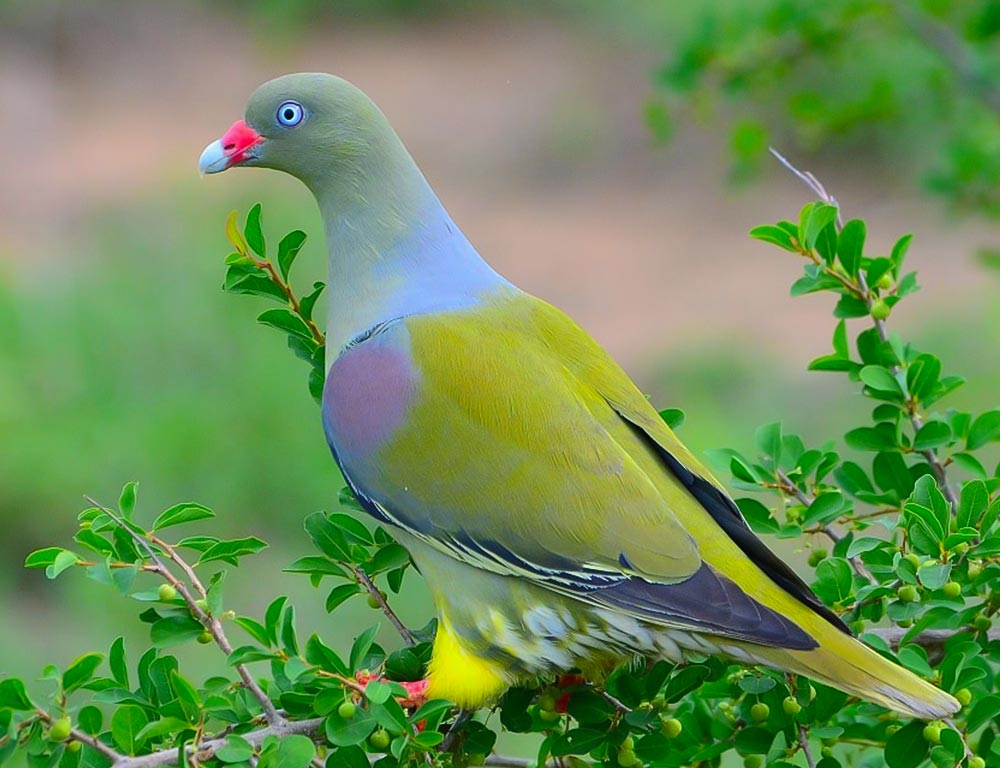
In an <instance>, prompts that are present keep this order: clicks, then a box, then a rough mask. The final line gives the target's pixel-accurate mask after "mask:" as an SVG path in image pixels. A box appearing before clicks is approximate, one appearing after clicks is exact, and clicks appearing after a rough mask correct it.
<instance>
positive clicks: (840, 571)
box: [814, 557, 854, 605]
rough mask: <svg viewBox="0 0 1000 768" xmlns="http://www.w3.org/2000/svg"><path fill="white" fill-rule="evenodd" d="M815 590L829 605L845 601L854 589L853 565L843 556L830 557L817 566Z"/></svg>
mask: <svg viewBox="0 0 1000 768" xmlns="http://www.w3.org/2000/svg"><path fill="white" fill-rule="evenodd" d="M814 590H815V592H816V594H817V595H819V597H820V599H821V600H823V602H824V603H826V604H827V605H834V604H836V603H843V602H845V601H846V600H847V598H849V597H850V596H851V593H852V592H853V591H854V577H853V575H852V574H851V566H850V565H849V564H848V562H847V561H846V560H845V559H844V558H842V557H828V558H826V559H825V560H823V561H822V562H821V563H820V564H819V565H818V566H816V584H815V587H814Z"/></svg>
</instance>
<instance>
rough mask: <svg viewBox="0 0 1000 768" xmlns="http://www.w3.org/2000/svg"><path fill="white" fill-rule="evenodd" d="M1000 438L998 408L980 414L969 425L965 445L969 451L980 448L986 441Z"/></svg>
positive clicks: (999, 413) (999, 414) (999, 412)
mask: <svg viewBox="0 0 1000 768" xmlns="http://www.w3.org/2000/svg"><path fill="white" fill-rule="evenodd" d="M998 438H1000V409H998V410H993V411H986V413H983V414H980V415H979V416H978V417H977V418H976V420H975V421H974V422H972V426H971V427H969V437H968V439H967V440H966V447H967V449H968V450H970V451H974V450H976V449H977V448H981V447H983V446H984V445H986V444H987V443H988V442H991V441H993V440H996V439H998Z"/></svg>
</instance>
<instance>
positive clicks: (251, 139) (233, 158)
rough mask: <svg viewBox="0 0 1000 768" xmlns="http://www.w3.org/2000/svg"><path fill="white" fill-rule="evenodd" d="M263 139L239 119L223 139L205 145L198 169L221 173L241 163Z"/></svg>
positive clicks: (204, 171) (203, 171) (205, 171)
mask: <svg viewBox="0 0 1000 768" xmlns="http://www.w3.org/2000/svg"><path fill="white" fill-rule="evenodd" d="M263 141H264V138H263V137H262V136H261V135H260V134H259V133H257V131H255V130H254V129H253V128H251V127H250V126H249V125H247V124H246V123H244V122H243V121H242V120H237V121H236V122H235V123H233V124H232V125H231V126H230V128H229V130H228V131H226V132H225V134H224V135H223V137H222V138H221V139H219V140H218V141H213V142H212V143H211V144H209V145H208V146H207V147H205V151H204V152H202V153H201V159H200V160H199V161H198V170H200V171H201V172H202V173H220V172H221V171H224V170H226V169H227V168H232V167H233V166H234V165H239V164H240V163H242V162H244V161H245V160H246V159H247V158H248V153H249V152H250V150H251V149H253V148H254V147H256V146H257V145H258V144H260V143H261V142H263Z"/></svg>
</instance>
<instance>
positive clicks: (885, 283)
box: [875, 272, 893, 291]
mask: <svg viewBox="0 0 1000 768" xmlns="http://www.w3.org/2000/svg"><path fill="white" fill-rule="evenodd" d="M875 285H877V286H878V289H879V290H880V291H888V290H889V289H890V288H892V285H893V281H892V272H886V273H885V274H884V275H882V276H881V277H880V278H879V279H878V282H876V283H875Z"/></svg>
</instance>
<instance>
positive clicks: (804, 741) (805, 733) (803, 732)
mask: <svg viewBox="0 0 1000 768" xmlns="http://www.w3.org/2000/svg"><path fill="white" fill-rule="evenodd" d="M799 748H800V749H801V750H802V754H803V755H805V756H806V765H808V766H809V768H816V759H815V758H814V757H813V754H812V749H811V748H810V747H809V729H808V728H806V727H805V726H804V725H802V723H799Z"/></svg>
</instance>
